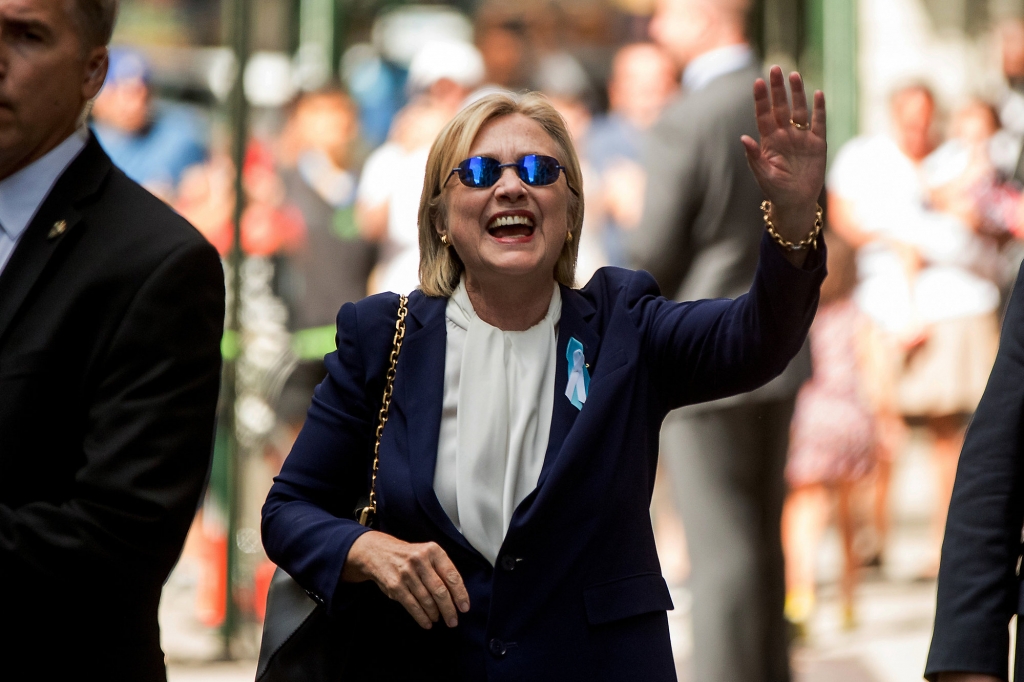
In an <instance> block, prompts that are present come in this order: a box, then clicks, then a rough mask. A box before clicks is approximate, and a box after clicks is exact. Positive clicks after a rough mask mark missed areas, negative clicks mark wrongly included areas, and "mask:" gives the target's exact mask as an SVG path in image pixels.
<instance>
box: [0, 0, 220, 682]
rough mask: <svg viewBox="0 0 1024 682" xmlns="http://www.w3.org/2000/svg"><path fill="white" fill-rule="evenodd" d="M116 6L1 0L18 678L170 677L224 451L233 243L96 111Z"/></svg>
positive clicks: (9, 654) (0, 393) (5, 305)
mask: <svg viewBox="0 0 1024 682" xmlns="http://www.w3.org/2000/svg"><path fill="white" fill-rule="evenodd" d="M116 10H117V3H116V0H0V619H2V621H3V626H2V630H3V631H2V633H0V661H2V663H0V666H2V667H3V668H2V669H3V670H4V671H5V672H3V673H0V677H4V678H8V677H9V676H10V671H11V670H17V669H23V670H27V671H30V673H26V674H25V677H28V676H29V674H30V675H31V677H33V678H36V679H105V680H164V679H165V671H164V663H163V653H162V652H161V650H160V637H159V629H158V626H157V605H158V602H159V599H160V590H161V586H162V584H163V581H164V579H165V578H166V577H167V574H168V573H169V572H170V570H171V567H172V565H173V564H174V562H175V560H176V559H177V556H178V554H179V552H180V550H181V546H182V543H183V541H184V538H185V533H186V531H187V529H188V527H189V524H190V522H191V520H192V517H193V514H194V512H195V509H196V505H197V503H198V500H199V496H200V493H201V490H202V488H203V483H204V478H205V475H206V471H207V468H208V463H209V457H210V451H211V441H212V433H213V420H214V409H215V404H216V401H217V392H218V384H219V377H220V353H219V340H220V337H221V334H222V325H223V315H224V288H223V286H224V284H223V281H224V280H223V274H222V271H221V267H220V263H219V260H218V258H217V254H216V252H215V251H214V249H213V248H212V247H211V246H210V245H209V244H207V243H206V242H205V241H204V240H203V238H202V237H201V236H200V235H199V233H197V232H196V231H195V230H194V229H192V228H191V227H190V226H189V225H188V224H187V223H186V222H185V221H184V220H182V219H181V218H180V217H178V216H176V215H175V214H174V213H173V212H172V211H171V210H170V209H168V208H167V207H166V206H164V205H163V204H162V203H161V202H160V201H159V200H157V199H156V198H154V197H153V196H151V195H150V194H148V193H147V192H146V191H145V190H143V189H141V188H140V187H139V186H138V185H136V184H135V183H134V182H132V181H130V180H128V178H126V177H125V175H124V174H123V173H122V172H121V171H119V170H118V169H116V168H114V167H113V166H112V165H111V163H110V159H109V158H108V157H107V155H106V154H105V153H104V152H103V150H102V149H101V148H100V146H99V144H97V142H96V141H95V139H93V137H92V135H91V134H90V133H89V131H88V129H87V128H85V126H84V125H83V124H82V122H83V120H84V115H85V110H86V108H87V103H88V102H89V100H91V99H92V98H93V97H94V96H95V95H96V93H97V92H98V91H99V89H100V86H101V85H102V83H103V78H104V74H105V73H106V64H107V48H106V45H107V42H108V41H109V39H110V34H111V31H112V29H113V23H114V17H115V14H116ZM15 677H17V675H15Z"/></svg>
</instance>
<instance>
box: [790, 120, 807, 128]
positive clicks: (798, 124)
mask: <svg viewBox="0 0 1024 682" xmlns="http://www.w3.org/2000/svg"><path fill="white" fill-rule="evenodd" d="M789 124H790V125H791V126H793V127H794V128H796V129H797V130H810V129H811V123H810V121H808V122H807V123H797V122H796V121H794V120H793V119H789Z"/></svg>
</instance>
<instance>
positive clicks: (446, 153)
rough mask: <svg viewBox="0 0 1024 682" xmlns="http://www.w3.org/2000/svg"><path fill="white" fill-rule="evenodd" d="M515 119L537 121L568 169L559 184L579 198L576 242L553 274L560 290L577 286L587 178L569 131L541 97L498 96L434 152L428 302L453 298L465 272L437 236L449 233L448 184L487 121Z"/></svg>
mask: <svg viewBox="0 0 1024 682" xmlns="http://www.w3.org/2000/svg"><path fill="white" fill-rule="evenodd" d="M511 114H522V115H523V116H526V117H527V118H529V119H531V120H533V121H536V122H537V123H538V124H539V125H540V127H541V128H543V129H544V130H545V132H547V134H548V135H550V136H551V139H552V140H553V141H554V143H555V146H556V147H557V148H558V154H559V157H560V158H559V159H558V160H559V162H560V163H561V164H562V165H563V166H565V171H564V172H565V179H564V180H563V179H562V178H559V179H558V182H560V183H561V182H565V181H568V183H569V186H570V187H572V188H573V189H575V190H576V191H578V192H579V193H580V194H579V195H576V194H574V193H572V192H569V196H568V199H569V202H568V203H569V206H568V213H569V215H568V220H567V223H568V225H569V233H570V234H571V235H572V239H571V240H567V241H566V242H565V243H564V244H563V245H562V253H561V254H560V255H559V256H558V262H557V263H555V272H554V276H555V280H557V281H558V282H559V283H560V284H564V285H565V286H567V287H572V286H575V285H576V253H577V251H578V249H579V243H580V231H581V230H582V228H583V175H582V173H581V172H580V161H579V158H577V156H576V149H575V147H573V144H572V138H571V137H570V136H569V130H568V128H566V125H565V121H564V120H563V119H562V117H561V115H560V114H559V113H558V112H557V111H555V108H554V107H553V106H552V105H551V103H550V102H549V101H548V100H547V98H545V97H544V96H543V95H541V94H540V93H537V92H528V93H524V94H516V93H512V92H499V93H494V94H492V95H487V96H486V97H482V98H481V99H479V100H477V101H476V102H473V103H472V104H470V105H469V106H468V107H466V108H465V109H463V110H462V111H460V112H459V113H458V114H456V115H455V118H453V119H452V120H451V121H450V122H449V123H448V125H446V126H445V127H444V129H443V130H442V131H441V133H440V134H439V135H438V136H437V139H436V140H434V144H433V146H432V147H431V148H430V155H429V156H428V157H427V173H426V177H425V178H424V179H423V193H422V194H421V195H420V212H419V229H420V288H421V289H422V290H423V293H425V294H426V295H427V296H444V297H448V296H451V295H452V293H453V292H454V291H455V289H456V287H458V286H459V279H460V278H461V277H462V272H463V270H464V269H465V266H464V265H463V264H462V260H461V259H460V258H459V256H458V254H457V253H455V249H454V248H452V247H448V246H445V245H444V244H442V243H441V235H440V234H439V233H438V231H437V228H438V227H440V228H442V229H444V228H445V223H446V220H447V215H446V214H447V205H446V204H447V202H446V199H445V194H444V192H443V190H444V183H445V182H446V181H447V180H448V176H449V174H450V173H451V171H452V169H453V168H455V166H457V165H458V164H459V163H460V162H462V161H463V160H464V159H466V158H467V157H468V156H469V150H470V148H471V147H472V146H473V140H475V139H476V136H477V134H478V133H479V132H480V129H481V128H483V127H484V125H485V124H486V123H487V122H488V121H491V120H493V119H496V118H499V117H501V116H509V115H511ZM453 182H458V179H456V180H454V181H453ZM567 191H568V190H567Z"/></svg>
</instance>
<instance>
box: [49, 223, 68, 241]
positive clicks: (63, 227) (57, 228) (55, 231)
mask: <svg viewBox="0 0 1024 682" xmlns="http://www.w3.org/2000/svg"><path fill="white" fill-rule="evenodd" d="M67 230H68V221H66V220H58V221H57V222H55V223H54V224H53V227H51V228H50V231H49V232H48V233H47V234H46V238H47V239H56V238H57V237H59V236H61V235H62V234H64V233H65V232H67Z"/></svg>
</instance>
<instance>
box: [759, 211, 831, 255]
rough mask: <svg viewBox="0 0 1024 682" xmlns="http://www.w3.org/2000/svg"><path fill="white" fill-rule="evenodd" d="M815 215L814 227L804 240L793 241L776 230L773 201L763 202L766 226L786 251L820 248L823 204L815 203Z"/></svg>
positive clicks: (769, 233) (769, 234) (770, 234)
mask: <svg viewBox="0 0 1024 682" xmlns="http://www.w3.org/2000/svg"><path fill="white" fill-rule="evenodd" d="M815 208H816V209H817V210H816V211H815V215H814V227H813V228H812V229H811V232H810V234H808V235H807V236H806V237H804V238H803V240H802V241H799V242H796V243H793V242H791V241H789V240H788V239H785V238H784V237H783V236H782V235H781V234H779V233H778V232H776V231H775V224H774V223H773V222H772V215H771V213H772V202H770V201H768V200H767V199H766V200H764V201H762V202H761V210H762V211H764V226H765V229H767V230H768V236H770V237H771V238H772V239H774V240H775V242H776V243H777V244H778V245H779V246H781V247H782V248H784V249H786V251H803V250H804V249H806V248H807V247H808V246H809V247H811V248H812V249H816V248H818V235H819V234H821V227H822V225H823V224H824V221H823V220H822V217H821V216H822V211H821V204H815Z"/></svg>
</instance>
